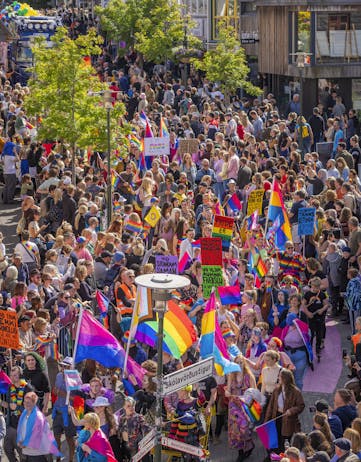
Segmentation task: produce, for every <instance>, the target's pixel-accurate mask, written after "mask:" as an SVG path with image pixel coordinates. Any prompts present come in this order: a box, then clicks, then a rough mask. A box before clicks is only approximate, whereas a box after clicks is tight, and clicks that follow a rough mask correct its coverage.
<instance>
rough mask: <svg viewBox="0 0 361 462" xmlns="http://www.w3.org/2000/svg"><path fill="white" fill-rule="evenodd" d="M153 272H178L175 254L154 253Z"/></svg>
mask: <svg viewBox="0 0 361 462" xmlns="http://www.w3.org/2000/svg"><path fill="white" fill-rule="evenodd" d="M155 272H156V273H166V274H178V257H177V256H176V255H156V256H155Z"/></svg>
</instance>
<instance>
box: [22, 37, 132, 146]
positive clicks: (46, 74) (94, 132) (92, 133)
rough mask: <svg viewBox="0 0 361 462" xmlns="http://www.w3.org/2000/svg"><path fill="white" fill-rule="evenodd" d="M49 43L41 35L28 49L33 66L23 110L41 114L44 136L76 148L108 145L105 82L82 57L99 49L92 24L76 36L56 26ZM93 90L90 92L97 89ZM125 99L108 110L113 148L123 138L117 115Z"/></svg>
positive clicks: (119, 113) (41, 129)
mask: <svg viewBox="0 0 361 462" xmlns="http://www.w3.org/2000/svg"><path fill="white" fill-rule="evenodd" d="M52 41H53V46H52V47H51V48H48V47H47V44H46V42H45V41H44V40H42V39H41V38H40V39H39V40H37V41H36V42H35V43H34V45H33V47H32V51H33V54H34V66H33V67H32V68H31V69H29V70H30V71H31V73H32V77H31V78H30V80H29V88H30V94H29V96H28V97H27V98H26V100H25V107H26V110H27V113H28V114H30V115H35V116H38V117H39V119H40V120H41V123H40V124H39V127H38V131H39V137H40V138H42V139H53V140H63V141H65V142H68V143H70V144H71V145H76V146H78V147H80V148H85V147H88V146H92V147H93V148H94V149H99V150H101V151H106V149H107V136H106V135H107V134H106V110H105V108H104V105H103V104H102V93H103V92H104V91H105V90H106V89H107V88H108V86H107V84H106V83H103V82H101V81H100V80H99V78H98V76H97V75H96V72H95V70H94V68H93V67H92V66H91V64H90V62H89V60H87V59H86V57H90V56H94V55H98V54H99V53H100V51H101V50H100V46H99V45H100V44H101V43H102V38H101V37H99V36H97V35H96V32H95V30H90V31H89V33H88V34H87V35H83V36H80V37H79V38H77V39H76V40H72V39H71V38H69V37H68V35H67V31H66V29H64V28H60V29H58V30H57V32H56V34H55V35H54V37H53V39H52ZM99 92H100V94H98V95H94V93H99ZM123 114H124V105H123V104H121V103H116V104H115V105H114V107H113V109H112V113H111V133H112V148H115V147H118V146H119V143H120V144H122V142H123V141H124V138H123V137H124V132H125V131H124V129H123V128H122V127H121V125H120V118H121V116H122V115H123Z"/></svg>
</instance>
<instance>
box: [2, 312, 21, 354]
mask: <svg viewBox="0 0 361 462" xmlns="http://www.w3.org/2000/svg"><path fill="white" fill-rule="evenodd" d="M0 347H2V348H11V349H12V350H17V349H18V348H19V347H20V342H19V329H18V318H17V316H16V313H15V311H0Z"/></svg>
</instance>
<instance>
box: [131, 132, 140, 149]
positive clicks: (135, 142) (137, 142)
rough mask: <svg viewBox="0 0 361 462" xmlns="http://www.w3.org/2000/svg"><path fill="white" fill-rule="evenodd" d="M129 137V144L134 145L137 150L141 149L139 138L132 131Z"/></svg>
mask: <svg viewBox="0 0 361 462" xmlns="http://www.w3.org/2000/svg"><path fill="white" fill-rule="evenodd" d="M128 139H129V142H130V144H133V145H134V146H136V147H137V148H138V149H139V150H142V148H143V146H142V142H141V141H140V139H138V138H137V137H136V136H135V134H134V133H131V134H130V135H129V137H128Z"/></svg>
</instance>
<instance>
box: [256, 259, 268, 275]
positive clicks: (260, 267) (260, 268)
mask: <svg viewBox="0 0 361 462" xmlns="http://www.w3.org/2000/svg"><path fill="white" fill-rule="evenodd" d="M255 268H256V272H257V275H258V277H259V278H263V277H264V276H266V274H267V273H268V268H267V266H266V263H265V262H264V261H263V260H262V258H261V256H260V255H259V257H258V261H257V265H256V267H255Z"/></svg>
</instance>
